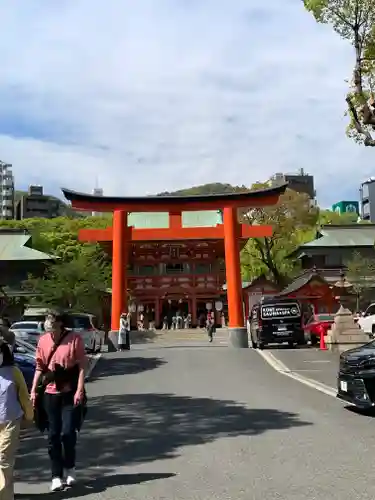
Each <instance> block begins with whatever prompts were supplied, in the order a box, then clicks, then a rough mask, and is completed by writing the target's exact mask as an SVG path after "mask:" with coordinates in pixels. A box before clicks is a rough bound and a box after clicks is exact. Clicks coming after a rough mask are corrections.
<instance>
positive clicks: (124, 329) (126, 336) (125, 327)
mask: <svg viewBox="0 0 375 500" xmlns="http://www.w3.org/2000/svg"><path fill="white" fill-rule="evenodd" d="M129 347H130V314H129V313H128V314H126V313H125V312H123V313H122V314H121V316H120V329H119V332H118V349H119V351H124V350H125V349H129Z"/></svg>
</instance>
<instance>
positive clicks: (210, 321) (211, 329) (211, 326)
mask: <svg viewBox="0 0 375 500" xmlns="http://www.w3.org/2000/svg"><path fill="white" fill-rule="evenodd" d="M206 329H207V335H208V339H209V342H212V341H213V335H214V333H215V320H214V318H213V317H212V316H211V315H210V314H209V315H207V323H206Z"/></svg>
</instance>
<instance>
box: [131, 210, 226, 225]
mask: <svg viewBox="0 0 375 500" xmlns="http://www.w3.org/2000/svg"><path fill="white" fill-rule="evenodd" d="M222 222H223V220H222V215H221V213H220V212H218V211H216V210H205V211H197V212H182V226H183V227H212V226H216V224H221V223H222ZM129 226H133V227H135V228H137V229H156V228H168V227H169V216H168V213H167V212H134V213H131V214H129Z"/></svg>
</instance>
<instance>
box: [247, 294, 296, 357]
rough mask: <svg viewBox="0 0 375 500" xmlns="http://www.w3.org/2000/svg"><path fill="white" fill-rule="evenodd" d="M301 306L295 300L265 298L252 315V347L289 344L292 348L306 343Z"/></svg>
mask: <svg viewBox="0 0 375 500" xmlns="http://www.w3.org/2000/svg"><path fill="white" fill-rule="evenodd" d="M301 309H302V308H301V304H300V303H299V301H298V300H295V299H281V298H277V297H263V298H262V299H261V301H260V303H259V304H256V305H255V306H254V307H253V308H252V310H251V313H250V317H249V323H250V334H251V344H252V347H254V348H258V349H263V348H264V347H265V346H266V345H267V344H282V343H284V342H287V343H288V344H289V346H290V347H293V346H295V345H296V344H299V345H302V344H304V343H305V334H304V331H303V328H302V312H301Z"/></svg>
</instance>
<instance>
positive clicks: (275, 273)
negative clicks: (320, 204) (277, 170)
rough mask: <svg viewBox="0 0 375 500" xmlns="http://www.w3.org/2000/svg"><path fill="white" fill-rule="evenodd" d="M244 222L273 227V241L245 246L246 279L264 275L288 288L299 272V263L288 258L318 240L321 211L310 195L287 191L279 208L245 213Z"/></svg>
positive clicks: (244, 264) (243, 263)
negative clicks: (304, 245)
mask: <svg viewBox="0 0 375 500" xmlns="http://www.w3.org/2000/svg"><path fill="white" fill-rule="evenodd" d="M262 187H265V186H264V185H259V184H257V185H254V186H253V189H257V188H262ZM241 218H242V221H243V222H244V223H245V224H246V223H247V224H251V225H255V224H261V225H271V226H272V227H273V235H272V236H271V237H267V238H252V239H250V240H249V241H248V242H247V244H246V245H245V247H244V249H243V251H242V254H241V263H242V273H243V277H244V279H247V280H251V279H253V278H255V277H257V276H259V275H260V274H262V273H264V274H265V275H267V276H269V277H270V278H271V279H272V280H273V281H274V282H275V283H276V284H278V285H280V286H284V285H285V284H286V283H287V281H288V279H289V277H291V276H293V275H294V274H295V272H296V270H297V269H298V262H296V261H295V260H293V259H289V258H288V256H289V255H290V253H292V252H293V251H294V250H295V249H296V248H298V246H300V245H301V244H302V243H305V242H306V241H310V240H311V239H313V238H314V236H315V233H316V228H317V221H318V209H317V208H316V207H315V206H313V205H312V204H311V200H310V199H309V197H308V196H307V195H305V194H301V193H297V192H295V191H293V190H291V189H287V190H286V192H285V194H284V195H282V196H281V197H280V201H279V203H278V204H277V205H276V206H273V207H266V208H261V209H258V208H256V209H251V210H244V211H243V212H242V214H241Z"/></svg>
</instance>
